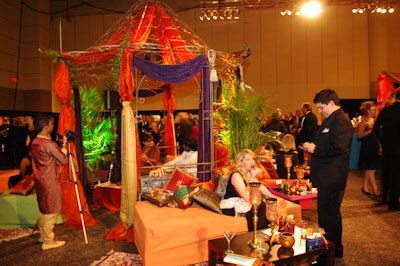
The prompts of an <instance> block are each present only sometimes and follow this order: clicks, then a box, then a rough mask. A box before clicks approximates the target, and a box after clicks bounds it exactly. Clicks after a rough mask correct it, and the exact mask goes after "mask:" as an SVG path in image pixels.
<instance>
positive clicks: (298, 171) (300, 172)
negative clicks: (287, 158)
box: [296, 166, 304, 186]
mask: <svg viewBox="0 0 400 266" xmlns="http://www.w3.org/2000/svg"><path fill="white" fill-rule="evenodd" d="M296 177H297V179H298V180H299V185H300V186H301V180H303V178H304V167H302V166H298V167H296Z"/></svg>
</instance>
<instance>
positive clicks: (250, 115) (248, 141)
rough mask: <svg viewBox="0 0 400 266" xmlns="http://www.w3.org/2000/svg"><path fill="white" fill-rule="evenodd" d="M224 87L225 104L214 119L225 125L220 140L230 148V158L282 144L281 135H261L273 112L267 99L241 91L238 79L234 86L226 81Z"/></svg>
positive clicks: (222, 89) (223, 83)
mask: <svg viewBox="0 0 400 266" xmlns="http://www.w3.org/2000/svg"><path fill="white" fill-rule="evenodd" d="M221 85H222V86H221V91H222V93H221V94H222V104H221V106H220V107H219V109H218V111H217V112H216V113H215V116H216V119H219V120H220V121H221V122H222V125H223V128H222V130H221V131H220V132H219V137H220V139H221V141H222V142H223V143H224V144H226V145H227V146H228V149H229V156H230V158H231V159H232V158H233V157H234V156H235V155H236V153H237V152H238V151H240V150H242V149H244V148H248V149H251V150H255V149H257V148H258V147H260V146H262V145H266V143H267V142H271V141H278V142H280V138H281V135H279V134H276V132H268V133H262V132H260V128H261V126H262V121H264V119H265V118H266V116H267V114H268V113H269V111H270V109H271V108H270V107H268V106H267V103H268V100H269V98H268V97H266V96H264V95H261V94H257V93H255V92H253V91H250V90H245V91H242V90H241V89H240V87H239V86H238V82H237V80H234V82H233V83H232V84H229V83H228V82H224V81H223V82H222V83H221Z"/></svg>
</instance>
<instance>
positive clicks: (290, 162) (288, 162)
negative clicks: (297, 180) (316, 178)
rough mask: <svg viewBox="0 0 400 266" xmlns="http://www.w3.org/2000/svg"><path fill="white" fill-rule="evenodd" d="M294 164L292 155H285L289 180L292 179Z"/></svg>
mask: <svg viewBox="0 0 400 266" xmlns="http://www.w3.org/2000/svg"><path fill="white" fill-rule="evenodd" d="M292 166H293V162H292V155H285V167H286V170H287V180H288V181H289V180H290V169H291V168H292Z"/></svg>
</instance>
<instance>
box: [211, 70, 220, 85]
mask: <svg viewBox="0 0 400 266" xmlns="http://www.w3.org/2000/svg"><path fill="white" fill-rule="evenodd" d="M210 81H211V82H218V75H217V70H215V69H211V71H210Z"/></svg>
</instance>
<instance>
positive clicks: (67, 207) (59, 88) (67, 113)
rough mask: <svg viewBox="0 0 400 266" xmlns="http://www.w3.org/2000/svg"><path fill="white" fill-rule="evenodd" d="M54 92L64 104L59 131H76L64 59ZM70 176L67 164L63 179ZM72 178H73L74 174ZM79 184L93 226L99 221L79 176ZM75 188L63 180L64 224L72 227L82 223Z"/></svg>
mask: <svg viewBox="0 0 400 266" xmlns="http://www.w3.org/2000/svg"><path fill="white" fill-rule="evenodd" d="M54 93H55V94H56V96H57V98H58V100H59V101H60V102H61V104H62V105H61V109H60V116H59V120H58V130H57V132H58V134H60V135H61V136H64V134H65V131H66V130H71V131H75V115H74V111H73V108H72V106H71V98H72V84H71V78H70V73H69V70H68V68H67V66H66V65H65V63H64V61H62V62H61V63H60V64H59V66H58V69H57V73H56V78H55V84H54ZM68 145H69V146H68V147H69V148H70V151H69V152H70V153H71V154H74V155H75V154H76V150H75V145H74V144H73V143H72V142H70V143H69V144H68ZM75 158H76V156H75V157H74V159H75ZM75 165H76V166H77V165H78V164H77V162H76V161H75ZM69 178H70V173H69V166H68V165H65V166H64V167H63V179H64V180H68V179H69ZM71 180H73V178H72V176H71ZM71 184H72V185H71ZM77 184H78V187H79V189H78V191H79V196H80V203H81V207H82V211H83V213H84V221H85V225H86V226H92V225H94V224H95V223H96V222H97V220H96V219H94V218H93V217H92V216H91V214H90V212H89V207H88V204H87V202H86V196H85V193H84V191H83V189H82V185H81V183H80V179H79V177H77ZM74 189H75V185H74V183H69V182H63V215H64V216H65V217H66V220H65V221H64V224H65V225H67V226H71V227H77V226H81V224H82V223H81V218H80V212H79V208H78V201H77V196H76V193H75V191H74ZM86 223H87V224H86Z"/></svg>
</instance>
